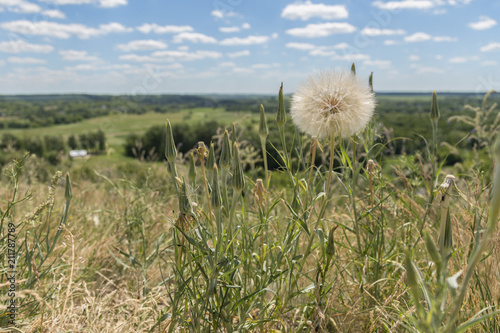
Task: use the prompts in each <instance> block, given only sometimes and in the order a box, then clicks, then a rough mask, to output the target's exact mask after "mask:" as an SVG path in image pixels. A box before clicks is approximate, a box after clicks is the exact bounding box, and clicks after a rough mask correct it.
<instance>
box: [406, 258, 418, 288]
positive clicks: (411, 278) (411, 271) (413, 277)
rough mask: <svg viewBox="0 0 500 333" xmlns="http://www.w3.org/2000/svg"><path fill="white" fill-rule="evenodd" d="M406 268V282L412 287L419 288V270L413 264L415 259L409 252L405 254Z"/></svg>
mask: <svg viewBox="0 0 500 333" xmlns="http://www.w3.org/2000/svg"><path fill="white" fill-rule="evenodd" d="M405 268H406V283H407V284H408V286H409V287H410V289H417V288H418V281H417V274H418V273H417V270H416V269H415V266H414V264H413V260H411V258H410V253H409V252H407V253H406V256H405Z"/></svg>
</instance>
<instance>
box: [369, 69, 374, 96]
mask: <svg viewBox="0 0 500 333" xmlns="http://www.w3.org/2000/svg"><path fill="white" fill-rule="evenodd" d="M368 84H369V85H370V89H371V90H372V92H373V72H371V73H370V77H369V78H368Z"/></svg>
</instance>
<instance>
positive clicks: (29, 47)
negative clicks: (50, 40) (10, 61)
mask: <svg viewBox="0 0 500 333" xmlns="http://www.w3.org/2000/svg"><path fill="white" fill-rule="evenodd" d="M53 50H54V47H52V45H48V44H31V43H28V42H25V41H24V40H22V39H18V40H12V41H6V42H0V52H5V53H23V52H31V53H50V52H52V51H53Z"/></svg>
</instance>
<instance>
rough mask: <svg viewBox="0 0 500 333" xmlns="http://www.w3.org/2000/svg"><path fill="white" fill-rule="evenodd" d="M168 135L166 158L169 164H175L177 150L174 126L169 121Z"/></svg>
mask: <svg viewBox="0 0 500 333" xmlns="http://www.w3.org/2000/svg"><path fill="white" fill-rule="evenodd" d="M166 125H167V135H166V143H165V158H166V159H167V161H168V162H169V163H174V162H175V158H176V157H177V149H176V148H175V142H174V135H173V133H172V126H171V125H170V121H169V120H167V124H166Z"/></svg>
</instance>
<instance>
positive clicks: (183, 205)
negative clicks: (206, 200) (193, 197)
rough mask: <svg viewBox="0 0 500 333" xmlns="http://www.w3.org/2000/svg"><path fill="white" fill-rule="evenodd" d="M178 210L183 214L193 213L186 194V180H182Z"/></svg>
mask: <svg viewBox="0 0 500 333" xmlns="http://www.w3.org/2000/svg"><path fill="white" fill-rule="evenodd" d="M179 211H180V212H181V214H184V215H192V214H193V206H191V201H189V196H188V194H187V189H186V182H185V181H182V184H181V192H180V198H179Z"/></svg>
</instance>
